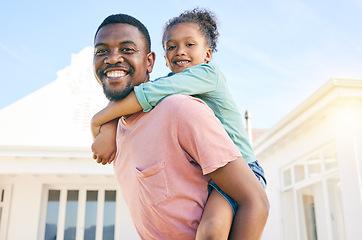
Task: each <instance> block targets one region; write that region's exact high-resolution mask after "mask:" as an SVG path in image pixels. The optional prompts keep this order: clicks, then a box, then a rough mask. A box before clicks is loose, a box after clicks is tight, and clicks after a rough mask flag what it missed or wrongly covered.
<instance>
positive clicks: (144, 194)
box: [136, 161, 169, 205]
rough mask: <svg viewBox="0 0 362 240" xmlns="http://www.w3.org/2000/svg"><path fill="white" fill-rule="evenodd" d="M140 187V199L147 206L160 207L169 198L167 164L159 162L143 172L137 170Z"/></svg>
mask: <svg viewBox="0 0 362 240" xmlns="http://www.w3.org/2000/svg"><path fill="white" fill-rule="evenodd" d="M136 174H137V180H138V183H139V185H140V196H139V197H140V199H141V201H142V202H143V203H145V204H151V205H159V204H160V203H162V202H163V201H164V200H166V199H167V198H168V197H169V186H168V182H167V178H166V173H165V162H164V161H163V162H159V163H157V164H155V165H153V166H151V167H149V168H146V169H144V170H142V171H140V170H138V169H137V168H136Z"/></svg>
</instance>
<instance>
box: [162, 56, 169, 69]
mask: <svg viewBox="0 0 362 240" xmlns="http://www.w3.org/2000/svg"><path fill="white" fill-rule="evenodd" d="M163 57H164V58H165V62H166V67H168V68H170V67H169V66H168V60H167V57H166V56H165V55H163Z"/></svg>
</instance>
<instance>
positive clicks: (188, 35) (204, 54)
mask: <svg viewBox="0 0 362 240" xmlns="http://www.w3.org/2000/svg"><path fill="white" fill-rule="evenodd" d="M163 45H164V49H165V59H166V65H167V67H169V68H170V70H171V71H172V72H174V73H179V72H182V71H183V70H185V69H186V68H189V67H192V66H195V65H197V64H200V63H208V62H210V61H211V57H212V54H211V49H210V48H209V47H208V46H207V44H206V39H205V36H204V35H203V34H202V33H201V31H200V29H199V26H198V25H197V24H196V23H179V24H177V25H175V26H173V27H172V28H171V29H170V30H169V31H168V32H166V34H165V40H164V42H163Z"/></svg>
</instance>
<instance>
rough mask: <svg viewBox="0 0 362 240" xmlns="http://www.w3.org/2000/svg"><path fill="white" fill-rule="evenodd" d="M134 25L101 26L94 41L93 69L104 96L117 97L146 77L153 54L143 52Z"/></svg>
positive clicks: (139, 34)
mask: <svg viewBox="0 0 362 240" xmlns="http://www.w3.org/2000/svg"><path fill="white" fill-rule="evenodd" d="M144 41H145V40H144V38H142V34H141V32H140V31H139V30H138V28H136V27H134V26H132V25H129V24H123V23H116V24H109V25H106V26H104V27H102V28H101V29H100V30H99V32H98V33H97V35H96V38H95V42H94V58H93V65H94V73H95V76H96V78H97V81H98V82H99V83H101V84H102V86H103V90H104V93H105V95H106V97H107V98H108V99H109V100H111V101H118V100H120V99H123V98H124V97H126V96H127V95H128V94H129V93H130V92H131V91H132V90H133V87H134V86H137V85H139V84H141V83H143V82H146V81H148V80H149V73H151V72H152V68H153V64H154V60H155V54H154V53H153V52H151V53H147V49H146V45H145V42H144Z"/></svg>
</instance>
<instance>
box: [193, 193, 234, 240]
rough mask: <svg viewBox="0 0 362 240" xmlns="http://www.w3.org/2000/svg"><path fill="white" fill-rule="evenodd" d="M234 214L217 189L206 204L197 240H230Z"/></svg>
mask: <svg viewBox="0 0 362 240" xmlns="http://www.w3.org/2000/svg"><path fill="white" fill-rule="evenodd" d="M233 218H234V212H233V209H232V208H231V205H230V204H229V202H228V201H227V200H226V199H225V198H224V197H223V196H222V195H221V194H220V193H219V192H218V191H216V190H215V189H213V190H212V191H211V193H210V196H209V198H208V200H207V202H206V205H205V208H204V212H203V214H202V218H201V221H200V225H199V227H198V229H197V232H196V240H206V239H217V240H221V239H225V240H227V239H228V236H229V232H230V228H231V225H232V222H233Z"/></svg>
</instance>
